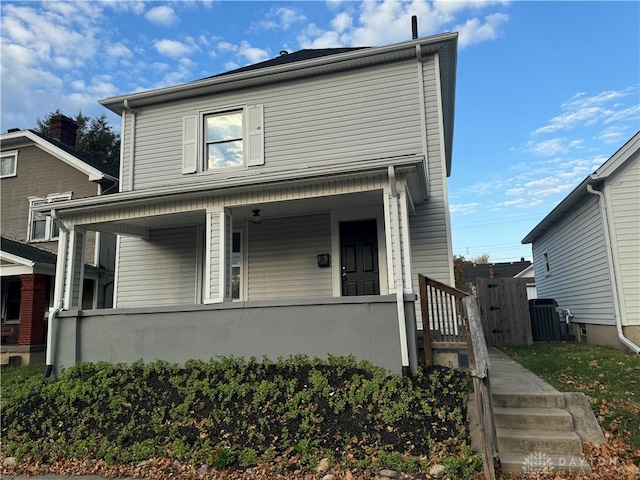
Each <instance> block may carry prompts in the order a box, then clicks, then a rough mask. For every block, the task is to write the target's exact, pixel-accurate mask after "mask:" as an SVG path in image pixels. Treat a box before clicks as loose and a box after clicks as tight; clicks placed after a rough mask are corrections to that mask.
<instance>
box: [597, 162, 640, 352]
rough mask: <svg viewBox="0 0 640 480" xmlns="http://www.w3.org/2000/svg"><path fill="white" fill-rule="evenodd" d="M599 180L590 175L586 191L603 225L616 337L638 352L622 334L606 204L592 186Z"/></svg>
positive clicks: (635, 346)
mask: <svg viewBox="0 0 640 480" xmlns="http://www.w3.org/2000/svg"><path fill="white" fill-rule="evenodd" d="M598 180H601V178H599V177H598V175H596V174H593V175H591V176H590V178H589V181H588V183H587V192H589V193H590V194H592V195H596V196H597V197H598V203H599V205H600V213H601V215H602V223H603V227H604V242H605V249H606V251H607V263H608V264H609V276H610V277H611V287H612V289H613V292H612V293H613V309H614V315H615V318H616V329H617V331H618V339H619V340H620V342H621V343H622V344H623V345H625V346H626V347H627V348H629V349H630V350H632V351H633V352H634V353H635V354H640V347H639V346H638V345H636V344H635V343H633V342H632V341H631V340H629V339H628V338H627V337H625V336H624V331H623V330H622V316H621V314H620V312H621V305H620V296H619V293H618V292H619V291H620V289H619V286H618V277H617V268H616V267H617V265H616V262H615V258H614V255H613V248H612V247H611V232H610V229H609V215H608V212H607V204H606V199H605V195H604V193H603V192H601V191H599V190H596V189H594V188H593V184H594V183H595V182H596V181H598Z"/></svg>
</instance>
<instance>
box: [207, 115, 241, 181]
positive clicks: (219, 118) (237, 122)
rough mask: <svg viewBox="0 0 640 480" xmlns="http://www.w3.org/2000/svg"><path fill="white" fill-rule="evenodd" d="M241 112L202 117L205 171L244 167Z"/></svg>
mask: <svg viewBox="0 0 640 480" xmlns="http://www.w3.org/2000/svg"><path fill="white" fill-rule="evenodd" d="M242 117H243V115H242V110H238V111H234V112H224V113H214V114H210V115H205V116H204V128H205V132H204V140H205V145H204V152H205V164H204V168H205V170H212V169H216V168H226V167H241V166H242V165H244V153H243V150H244V148H243V134H242V132H243V128H242Z"/></svg>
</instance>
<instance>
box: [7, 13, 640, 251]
mask: <svg viewBox="0 0 640 480" xmlns="http://www.w3.org/2000/svg"><path fill="white" fill-rule="evenodd" d="M0 9H1V12H0V13H1V20H0V21H1V27H2V30H1V44H0V46H1V51H0V62H1V65H0V66H1V84H0V88H1V118H0V122H1V123H0V128H1V130H2V131H3V132H4V131H6V130H7V129H9V128H16V127H17V128H32V127H34V126H35V124H36V119H37V118H43V117H44V116H46V115H47V114H48V113H49V112H52V111H54V110H56V109H58V108H59V109H60V110H62V111H63V112H64V113H66V114H67V115H75V114H76V113H78V111H82V113H84V114H86V115H90V116H97V115H101V114H106V115H107V118H108V119H109V120H110V122H112V124H113V125H114V128H115V129H116V130H119V128H120V123H119V119H118V117H116V116H115V115H113V114H111V113H110V112H108V111H107V110H106V109H104V108H103V107H102V106H100V105H99V104H98V100H100V99H103V98H106V97H109V96H114V95H120V94H124V93H130V92H134V91H139V90H147V89H152V88H158V87H164V86H169V85H175V84H179V83H184V82H189V81H192V80H196V79H200V78H204V77H207V76H210V75H215V74H217V73H221V72H224V71H227V70H230V69H233V68H237V67H240V66H244V65H247V64H251V63H256V62H259V61H262V60H266V59H268V58H273V57H275V56H277V55H278V53H279V52H280V51H281V50H288V51H296V50H299V49H302V48H327V47H354V46H376V45H386V44H390V43H395V42H401V41H405V40H409V39H410V38H411V16H412V15H416V16H417V17H418V29H419V35H420V36H428V35H432V34H436V33H441V32H445V31H457V32H459V35H460V37H459V52H458V71H457V91H456V119H455V135H454V151H453V172H452V176H451V177H450V179H449V199H450V210H451V222H452V233H453V250H454V254H456V255H464V256H465V257H467V258H474V257H476V256H479V255H482V254H489V257H490V260H491V261H493V262H503V261H515V260H519V259H520V257H525V258H527V259H530V258H531V249H530V246H529V245H521V244H520V241H521V239H522V238H524V236H525V235H526V234H527V233H528V232H529V231H530V230H531V229H532V228H533V227H534V226H535V225H536V224H537V223H538V222H539V221H540V220H542V218H544V216H545V215H546V214H547V213H549V212H550V211H551V210H552V208H553V207H554V206H555V205H556V204H557V203H558V202H559V201H560V200H561V199H562V198H564V196H566V195H567V194H568V193H569V192H570V191H571V190H572V189H573V188H574V187H575V186H577V185H578V183H580V181H581V180H582V179H584V178H585V177H586V176H587V175H588V174H590V173H592V172H593V171H594V170H595V169H596V168H597V167H598V166H599V165H600V164H602V163H603V162H604V161H605V160H606V159H607V158H609V157H610V156H611V155H612V154H613V153H615V151H616V150H617V149H618V148H620V147H621V146H622V145H623V144H624V143H625V142H626V141H627V140H628V139H629V138H631V137H632V136H633V135H634V134H635V133H636V132H637V131H638V130H639V129H640V3H639V2H637V1H627V2H609V1H607V2H595V1H594V2H552V1H546V2H524V1H514V2H502V1H499V2H494V1H487V2H478V1H468V2H465V1H442V2H427V1H425V0H413V1H384V2H378V1H373V0H367V1H358V2H347V1H327V2H320V1H295V2H278V1H245V2H242V1H222V2H221V1H174V2H164V1H147V2H143V1H127V2H118V1H73V2H61V1H53V2H34V1H28V2H12V1H6V0H3V1H2V3H1V4H0ZM639 190H640V187H639ZM639 202H640V194H639Z"/></svg>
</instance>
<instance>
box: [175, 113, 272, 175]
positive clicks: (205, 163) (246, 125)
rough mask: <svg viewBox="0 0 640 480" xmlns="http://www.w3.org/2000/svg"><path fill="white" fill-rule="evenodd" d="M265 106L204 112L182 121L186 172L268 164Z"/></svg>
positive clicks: (183, 158)
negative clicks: (265, 160) (265, 158)
mask: <svg viewBox="0 0 640 480" xmlns="http://www.w3.org/2000/svg"><path fill="white" fill-rule="evenodd" d="M263 112H264V108H263V106H262V105H248V106H243V107H238V108H230V109H225V110H219V111H201V112H198V114H197V115H195V114H194V115H189V116H186V117H183V119H182V173H184V174H194V173H195V174H198V173H210V172H216V171H220V170H224V169H228V168H243V167H244V168H248V167H254V166H257V165H264V130H263Z"/></svg>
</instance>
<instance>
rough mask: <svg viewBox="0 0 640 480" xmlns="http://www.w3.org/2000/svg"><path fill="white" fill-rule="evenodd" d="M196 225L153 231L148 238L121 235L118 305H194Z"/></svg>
mask: <svg viewBox="0 0 640 480" xmlns="http://www.w3.org/2000/svg"><path fill="white" fill-rule="evenodd" d="M196 241H197V228H196V227H195V226H189V227H180V228H166V229H158V230H152V231H151V232H150V234H149V238H148V239H141V238H133V237H121V239H120V249H119V255H118V285H117V307H144V306H162V305H183V304H193V303H195V298H196V251H197V249H196Z"/></svg>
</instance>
